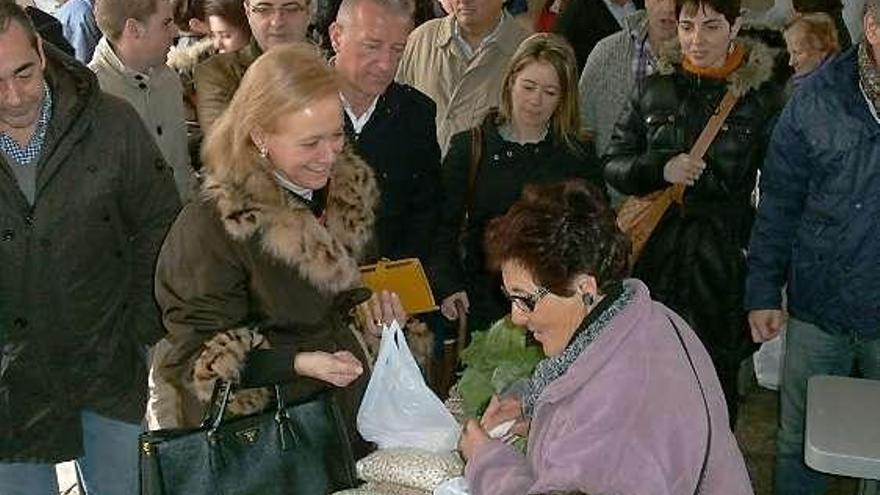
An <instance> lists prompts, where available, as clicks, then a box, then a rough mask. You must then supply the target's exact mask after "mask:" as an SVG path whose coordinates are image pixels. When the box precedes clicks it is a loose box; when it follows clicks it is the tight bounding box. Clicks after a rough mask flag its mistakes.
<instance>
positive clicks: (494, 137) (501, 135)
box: [433, 33, 603, 330]
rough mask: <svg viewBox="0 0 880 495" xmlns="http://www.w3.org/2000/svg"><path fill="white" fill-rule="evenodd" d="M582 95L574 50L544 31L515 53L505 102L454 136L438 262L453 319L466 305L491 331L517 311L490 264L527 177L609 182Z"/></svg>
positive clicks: (440, 287) (446, 309)
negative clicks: (584, 123) (589, 132)
mask: <svg viewBox="0 0 880 495" xmlns="http://www.w3.org/2000/svg"><path fill="white" fill-rule="evenodd" d="M577 99H578V90H577V65H576V62H575V59H574V52H573V51H572V49H571V47H570V46H569V45H568V44H567V43H566V42H565V40H563V39H562V38H560V37H558V36H556V35H552V34H546V33H542V34H535V35H533V36H531V37H529V38H527V39H526V40H524V41H523V42H522V44H520V46H519V48H518V49H517V51H516V53H515V54H514V55H513V57H512V58H511V60H510V64H509V66H508V70H507V74H506V76H505V77H504V83H503V84H502V94H501V108H499V109H498V110H497V111H493V112H490V113H489V115H488V116H487V117H486V118H485V120H484V121H483V123H482V125H481V126H480V127H479V128H477V129H472V130H470V131H466V132H462V133H460V134H457V135H456V136H454V137H453V138H452V141H451V144H450V149H449V153H448V154H447V155H446V158H445V160H444V163H443V187H444V193H445V206H444V209H443V211H444V213H443V218H442V220H441V225H440V227H439V229H438V233H437V236H438V238H437V243H436V245H435V255H434V256H435V257H434V263H433V265H434V271H435V273H434V275H435V277H434V281H433V282H434V287H435V290H436V292H437V293H438V295H439V296H440V297H441V299H442V305H441V311H442V313H443V315H444V316H445V317H446V318H447V319H450V320H457V319H458V318H459V317H460V316H461V315H460V314H459V311H464V312H466V313H468V326H469V328H470V330H484V329H486V328H488V326H489V325H491V324H492V323H493V322H494V321H495V320H497V319H498V318H501V317H502V316H504V315H505V314H507V306H506V304H505V301H504V298H503V296H502V294H501V292H500V291H499V290H498V278H497V276H494V275H493V274H490V273H489V272H488V271H487V270H486V268H485V265H486V263H485V255H484V252H483V244H482V239H483V231H484V229H485V226H486V223H487V222H488V221H489V220H491V219H492V218H494V217H497V216H500V215H502V214H504V212H505V211H507V209H508V208H509V207H510V205H512V204H513V203H514V201H516V199H517V198H518V197H519V195H520V194H521V193H522V190H523V187H524V186H525V185H526V184H530V183H547V182H556V181H560V180H564V179H568V178H574V177H581V178H586V179H588V180H590V181H591V182H593V183H595V184H596V185H600V186H601V184H602V182H603V181H602V172H601V168H600V167H599V165H598V161H597V159H596V158H595V156H594V151H593V147H592V143H590V142H589V141H586V140H584V139H582V138H581V136H580V135H579V132H580V128H581V127H580V118H579V115H578V108H579V105H578V101H577ZM475 146H476V149H475V148H474V147H475ZM475 159H477V161H476V162H475ZM463 223H464V229H462V224H463ZM462 252H463V253H464V256H463V259H462V256H461V254H460V253H462Z"/></svg>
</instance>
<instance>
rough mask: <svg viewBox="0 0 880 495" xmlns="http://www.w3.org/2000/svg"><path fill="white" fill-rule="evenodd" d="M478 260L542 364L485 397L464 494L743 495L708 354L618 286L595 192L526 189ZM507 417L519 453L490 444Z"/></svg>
mask: <svg viewBox="0 0 880 495" xmlns="http://www.w3.org/2000/svg"><path fill="white" fill-rule="evenodd" d="M486 250H487V254H488V256H489V260H490V263H491V264H492V266H494V267H495V268H498V269H500V270H501V274H502V278H503V281H504V292H505V293H506V295H507V297H508V298H509V300H510V302H511V306H510V309H511V317H512V319H513V321H514V322H515V323H517V324H519V325H522V326H524V327H526V328H527V329H528V331H529V332H531V333H532V334H533V335H534V338H535V339H536V340H537V341H538V342H539V343H540V344H541V346H542V347H543V349H544V353H545V354H546V355H547V358H546V359H545V360H543V361H542V362H541V363H539V364H538V366H537V368H536V370H535V372H534V374H533V376H532V377H531V379H530V381H529V384H528V387H527V389H526V392H525V393H524V394H523V395H522V396H521V397H518V398H514V397H507V398H503V399H498V398H493V400H492V402H491V403H490V405H489V408H488V409H487V411H486V413H485V414H484V415H483V417H482V419H481V420H480V421H479V422H478V421H475V420H472V421H470V422H469V423H468V424H467V425H466V426H465V430H464V432H463V434H462V440H461V444H460V449H461V451H462V454H463V455H464V456H465V457H466V458H467V466H466V469H465V477H466V479H467V481H468V484H469V487H470V493H472V494H473V495H489V494H493V495H494V494H497V495H506V494H510V495H513V494H516V495H522V494H532V493H545V492H550V491H555V490H564V491H579V492H583V493H590V494H607V493H614V494H624V495H641V494H645V495H647V494H650V495H666V494H668V495H691V494H694V493H697V491H699V493H702V494H703V495H710V494H718V495H743V494H751V493H752V489H751V486H750V482H749V477H748V474H747V472H746V468H745V464H744V462H743V458H742V454H741V453H740V451H739V448H738V446H737V444H736V440H735V439H734V437H733V434H732V433H731V431H730V428H729V426H728V418H727V409H726V405H725V401H724V396H723V393H722V391H721V386H720V384H719V382H718V377H717V376H716V374H715V370H714V368H713V367H712V361H711V360H710V359H709V355H708V354H707V353H706V350H705V349H704V348H703V345H702V344H701V343H700V340H699V339H698V338H697V336H696V335H695V334H694V332H693V331H692V330H691V329H690V327H688V325H687V323H685V322H684V320H682V319H681V318H680V317H679V316H678V315H676V314H675V313H673V312H672V311H671V310H669V309H668V308H666V307H665V306H663V305H662V304H660V303H658V302H655V301H653V300H652V299H651V295H650V293H649V292H648V289H647V287H645V285H644V284H643V283H642V282H640V281H638V280H635V279H625V276H626V271H627V256H628V253H629V246H628V242H627V240H626V238H625V237H624V236H623V234H622V233H621V232H620V231H619V230H618V228H617V224H616V221H615V217H614V213H613V212H612V211H611V209H610V208H609V207H608V206H607V205H606V203H605V202H604V200H603V198H602V195H601V193H600V192H599V191H597V190H596V189H595V188H593V187H592V186H589V185H587V184H586V183H584V182H582V181H577V180H575V181H568V182H563V183H558V184H552V185H542V186H531V187H530V188H528V189H527V190H526V191H525V193H524V194H523V196H522V198H521V199H520V200H519V201H518V202H517V203H516V204H514V206H513V207H512V208H511V209H510V211H508V213H507V214H506V215H505V216H503V217H500V218H498V219H496V220H494V221H492V222H491V223H490V225H489V227H488V229H487V233H486ZM511 420H513V421H514V425H513V431H516V432H518V433H520V434H524V435H527V436H528V447H527V451H526V453H525V455H523V454H522V453H520V452H519V451H518V450H517V449H515V448H514V447H513V446H511V445H508V444H507V443H505V442H503V441H501V440H498V439H490V438H489V435H488V433H487V432H488V431H491V430H493V429H496V428H497V427H498V426H499V425H503V424H505V423H509V422H510V421H511ZM493 433H494V432H493Z"/></svg>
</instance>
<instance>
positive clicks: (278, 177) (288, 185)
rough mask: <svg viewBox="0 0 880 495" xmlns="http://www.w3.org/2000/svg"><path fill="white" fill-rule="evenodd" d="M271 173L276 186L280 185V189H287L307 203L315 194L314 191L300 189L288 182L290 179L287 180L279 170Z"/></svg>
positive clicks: (305, 188) (304, 188)
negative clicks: (304, 199) (276, 183)
mask: <svg viewBox="0 0 880 495" xmlns="http://www.w3.org/2000/svg"><path fill="white" fill-rule="evenodd" d="M272 173H273V174H274V175H275V180H276V181H277V182H278V184H280V185H281V187H283V188H284V189H287V190H288V191H290V192H292V193H293V194H296V195H297V196H299V197H302V198H306V199H307V200H309V201H311V200H312V195H313V194H314V193H315V191H312V190H311V189H309V188H307V187H302V186H298V185H296V184H294V183H293V182H291V181H290V179H288V178H287V176H285V175H284V174H283V173H281V171H280V170H273V171H272Z"/></svg>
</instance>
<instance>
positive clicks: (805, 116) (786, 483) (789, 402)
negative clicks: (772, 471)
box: [745, 0, 880, 495]
mask: <svg viewBox="0 0 880 495" xmlns="http://www.w3.org/2000/svg"><path fill="white" fill-rule="evenodd" d="M863 22H864V27H865V41H863V42H862V43H860V44H859V45H858V46H855V47H853V48H851V49H850V50H848V51H847V52H845V53H843V54H842V55H840V56H839V57H838V58H836V59H834V60H832V61H831V62H829V63H828V64H827V65H826V66H825V67H824V68H823V69H822V70H821V71H819V72H818V73H816V74H815V75H814V76H813V77H811V78H810V79H809V80H807V81H804V82H803V84H802V85H801V86H800V87H799V88H798V90H797V91H795V93H794V95H793V97H792V99H791V100H790V101H789V103H788V105H787V106H786V108H785V110H784V111H783V113H782V116H781V117H780V119H779V122H778V124H777V125H776V128H775V129H774V132H773V137H772V139H771V143H770V148H769V151H768V154H767V160H766V163H765V166H764V174H763V177H762V180H761V190H762V196H761V202H760V206H759V208H758V217H757V221H756V222H755V225H754V229H753V231H752V240H751V246H750V249H749V274H748V278H747V280H746V298H745V305H746V309H747V310H749V323H750V325H751V327H752V336H753V338H754V339H755V340H756V341H765V340H768V339H770V338H772V337H774V336H775V335H776V334H778V332H779V331H780V329H781V328H782V326H783V324H784V323H785V315H784V313H783V312H782V295H781V289H782V286H783V285H784V284H786V283H787V284H788V289H787V294H788V314H789V318H788V326H787V328H788V329H787V330H786V341H785V367H784V370H783V372H782V383H781V386H780V429H779V435H778V438H777V454H776V462H777V466H776V491H775V493H777V494H781V495H788V494H796V493H797V494H800V493H810V494H812V493H824V486H825V477H824V476H823V475H822V474H820V473H818V472H816V471H812V470H811V469H809V468H807V466H806V465H805V464H804V452H803V448H804V436H803V433H804V410H805V407H806V395H807V381H808V379H809V378H810V377H811V376H813V375H825V374H828V375H848V374H849V373H850V371H851V370H852V368H853V365H858V367H859V368H860V371H861V373H862V375H863V376H864V377H865V378H870V379H875V380H878V379H880V303H878V296H880V262H878V260H880V235H878V232H880V200H878V198H880V119H878V114H877V112H878V109H880V66H878V60H880V58H878V57H880V2H878V0H868V1H867V2H866V12H865V15H864V18H863ZM842 407H853V405H852V404H843V405H842Z"/></svg>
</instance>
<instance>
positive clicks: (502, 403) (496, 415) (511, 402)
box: [480, 395, 523, 431]
mask: <svg viewBox="0 0 880 495" xmlns="http://www.w3.org/2000/svg"><path fill="white" fill-rule="evenodd" d="M522 419H523V417H522V402H520V400H519V399H517V398H515V397H504V398H501V397H499V396H497V395H493V396H492V399H491V400H489V405H488V406H487V407H486V412H484V413H483V417H482V418H480V426H482V427H483V428H484V429H485V430H486V431H492V430H494V429H495V428H496V427H497V426H498V425H500V424H503V423H506V422H508V421H511V420H513V421H516V422H519V421H521V420H522Z"/></svg>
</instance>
